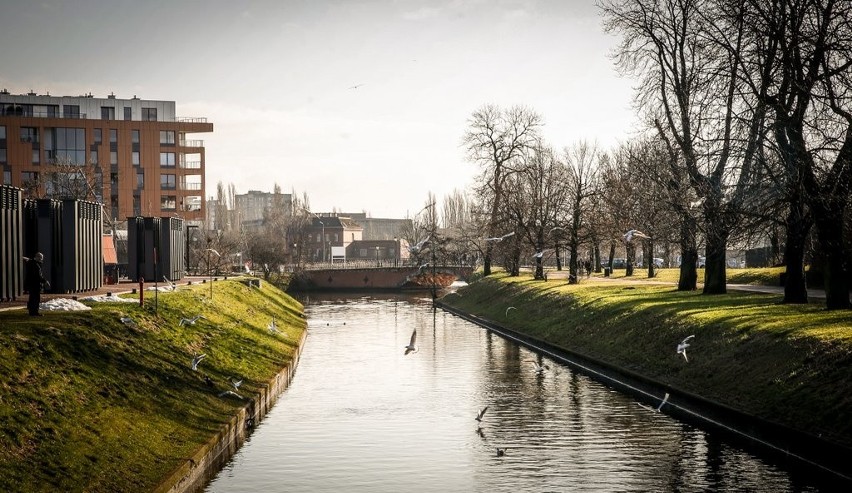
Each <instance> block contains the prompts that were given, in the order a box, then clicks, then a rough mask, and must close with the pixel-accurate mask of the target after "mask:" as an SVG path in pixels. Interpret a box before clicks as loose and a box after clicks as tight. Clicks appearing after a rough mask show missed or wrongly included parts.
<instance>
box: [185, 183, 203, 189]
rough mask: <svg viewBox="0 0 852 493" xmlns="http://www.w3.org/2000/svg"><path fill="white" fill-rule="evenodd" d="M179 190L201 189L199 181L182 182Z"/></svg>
mask: <svg viewBox="0 0 852 493" xmlns="http://www.w3.org/2000/svg"><path fill="white" fill-rule="evenodd" d="M180 187H181V190H201V183H182V184H181V186H180Z"/></svg>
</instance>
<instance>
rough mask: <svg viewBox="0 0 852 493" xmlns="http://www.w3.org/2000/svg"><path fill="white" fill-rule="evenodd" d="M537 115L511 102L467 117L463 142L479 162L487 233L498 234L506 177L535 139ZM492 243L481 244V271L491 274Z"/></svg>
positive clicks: (470, 155)
mask: <svg viewBox="0 0 852 493" xmlns="http://www.w3.org/2000/svg"><path fill="white" fill-rule="evenodd" d="M541 125H542V120H541V117H540V116H539V115H538V114H537V113H535V112H533V111H532V110H530V109H527V108H524V107H521V106H514V107H511V108H509V109H507V110H502V109H500V108H499V107H497V106H495V105H485V106H483V107H482V108H480V109H478V110H476V111H474V113H473V115H472V116H471V118H470V120H469V121H468V130H467V132H465V135H464V138H463V144H464V146H465V148H466V150H467V154H468V159H470V160H471V161H472V162H474V163H476V164H478V165H479V167H480V170H481V172H482V178H481V181H480V182H481V183H482V186H481V187H480V189H479V193H480V197H481V198H482V200H483V202H484V204H486V205H487V208H488V209H489V210H490V217H489V222H488V224H487V227H488V229H487V233H486V234H487V235H488V236H494V235H497V234H498V230H499V227H500V225H501V208H502V207H503V201H504V193H505V183H506V180H507V179H508V178H509V177H510V176H511V175H512V174H513V173H516V172H517V171H518V170H519V169H520V168H519V166H520V164H519V159H520V157H521V154H522V153H523V152H524V151H525V150H526V149H527V148H529V147H530V146H531V145H533V144H534V143H535V141H536V140H537V137H538V131H539V128H540V127H541ZM492 250H493V245H492V244H490V243H489V244H487V245H486V248H485V256H484V259H483V262H484V266H483V269H484V274H485V275H486V276H487V275H490V274H491V261H492V259H491V255H492Z"/></svg>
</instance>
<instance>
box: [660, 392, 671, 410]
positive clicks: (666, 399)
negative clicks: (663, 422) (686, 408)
mask: <svg viewBox="0 0 852 493" xmlns="http://www.w3.org/2000/svg"><path fill="white" fill-rule="evenodd" d="M668 401H669V393H668V392H666V395H665V397H663V401H662V402H660V405H659V406H657V412H660V409H662V408H663V405H664V404H665V403H666V402H668Z"/></svg>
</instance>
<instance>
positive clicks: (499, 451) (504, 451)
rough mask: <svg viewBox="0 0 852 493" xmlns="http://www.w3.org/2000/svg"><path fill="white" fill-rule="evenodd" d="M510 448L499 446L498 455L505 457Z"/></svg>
mask: <svg viewBox="0 0 852 493" xmlns="http://www.w3.org/2000/svg"><path fill="white" fill-rule="evenodd" d="M508 449H509V447H502V448H500V447H497V457H503V456H504V455H506V450H508Z"/></svg>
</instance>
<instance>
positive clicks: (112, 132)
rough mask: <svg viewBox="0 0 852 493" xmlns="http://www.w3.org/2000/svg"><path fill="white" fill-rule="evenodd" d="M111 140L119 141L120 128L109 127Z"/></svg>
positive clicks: (111, 141)
mask: <svg viewBox="0 0 852 493" xmlns="http://www.w3.org/2000/svg"><path fill="white" fill-rule="evenodd" d="M109 141H110V143H113V142H118V130H116V129H114V128H111V129H109Z"/></svg>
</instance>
